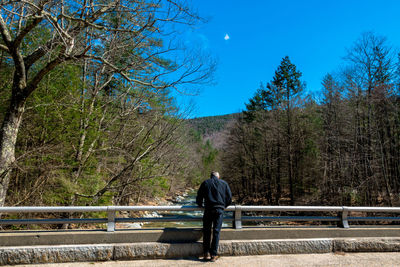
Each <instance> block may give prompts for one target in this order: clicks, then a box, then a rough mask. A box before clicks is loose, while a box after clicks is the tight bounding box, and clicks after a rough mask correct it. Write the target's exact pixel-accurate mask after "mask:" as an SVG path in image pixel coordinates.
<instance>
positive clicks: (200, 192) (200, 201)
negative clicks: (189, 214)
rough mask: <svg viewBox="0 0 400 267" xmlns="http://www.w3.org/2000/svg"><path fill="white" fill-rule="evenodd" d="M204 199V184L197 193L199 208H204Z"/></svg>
mask: <svg viewBox="0 0 400 267" xmlns="http://www.w3.org/2000/svg"><path fill="white" fill-rule="evenodd" d="M203 199H204V182H203V183H202V184H201V185H200V188H199V190H198V191H197V196H196V203H197V206H199V207H203Z"/></svg>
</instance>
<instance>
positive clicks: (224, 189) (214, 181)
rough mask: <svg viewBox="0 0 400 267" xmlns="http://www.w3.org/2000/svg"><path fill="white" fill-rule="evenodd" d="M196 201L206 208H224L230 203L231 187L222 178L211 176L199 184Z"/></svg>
mask: <svg viewBox="0 0 400 267" xmlns="http://www.w3.org/2000/svg"><path fill="white" fill-rule="evenodd" d="M203 201H204V204H203ZM196 203H197V205H199V206H200V207H205V208H206V209H212V208H226V207H228V206H229V205H230V204H231V203H232V193H231V189H230V188H229V185H228V184H227V183H226V182H225V181H224V180H221V179H218V178H217V177H215V176H213V177H211V178H210V179H208V180H205V181H204V182H203V183H202V184H201V186H200V188H199V191H198V192H197V197H196Z"/></svg>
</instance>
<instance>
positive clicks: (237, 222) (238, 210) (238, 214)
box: [233, 205, 242, 229]
mask: <svg viewBox="0 0 400 267" xmlns="http://www.w3.org/2000/svg"><path fill="white" fill-rule="evenodd" d="M233 216H234V220H233V228H235V229H242V207H241V206H239V205H235V211H234V212H233Z"/></svg>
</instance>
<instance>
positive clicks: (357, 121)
mask: <svg viewBox="0 0 400 267" xmlns="http://www.w3.org/2000/svg"><path fill="white" fill-rule="evenodd" d="M399 67H400V63H399V55H398V54H397V52H396V50H395V49H394V48H392V47H391V46H390V45H389V42H388V41H387V40H386V38H385V37H382V36H379V35H377V34H374V33H371V32H367V33H364V34H362V35H361V37H360V38H358V40H356V41H355V43H354V44H353V45H352V47H351V48H350V49H348V54H347V55H346V56H345V58H344V65H343V67H342V68H341V69H340V70H338V71H336V72H333V73H331V74H326V76H325V77H324V78H323V80H322V84H321V87H322V90H321V91H320V93H317V94H314V95H309V94H308V95H307V94H306V93H305V86H306V83H305V82H304V81H302V79H301V78H302V73H301V71H300V70H298V69H297V67H296V65H295V64H294V63H292V62H291V60H290V59H289V57H288V56H286V57H284V58H283V59H282V61H281V63H280V65H279V66H278V67H277V69H276V71H275V75H274V76H273V77H272V79H271V81H269V82H267V83H261V85H260V87H259V88H258V89H257V91H256V93H255V95H254V97H253V98H251V99H250V100H249V102H248V103H247V104H246V110H245V111H244V112H243V114H242V116H241V118H239V119H238V120H237V121H236V123H235V124H234V125H232V126H231V127H230V128H229V133H228V135H227V137H226V145H225V147H224V151H223V153H222V155H221V164H222V168H223V173H224V177H226V180H227V181H228V182H229V183H230V184H231V186H232V188H233V191H234V194H235V195H236V197H237V199H238V201H239V202H240V203H246V204H249V203H253V204H254V203H256V204H266V205H281V204H282V205H301V204H308V205H312V204H315V205H353V206H354V205H366V206H377V205H383V206H397V205H398V204H399V193H400V191H399V190H400V189H399V186H400V168H399V167H400V166H399V163H400V121H399V119H400V101H399V99H400V98H399V96H400V95H399V93H400V87H399V86H400V83H399V81H400V76H399V75H400V71H399V70H400V68H399Z"/></svg>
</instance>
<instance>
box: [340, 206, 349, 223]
mask: <svg viewBox="0 0 400 267" xmlns="http://www.w3.org/2000/svg"><path fill="white" fill-rule="evenodd" d="M342 208H343V210H342V212H341V214H340V217H341V221H340V226H341V227H343V228H350V226H349V220H348V215H349V208H348V207H345V206H343V207H342Z"/></svg>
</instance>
